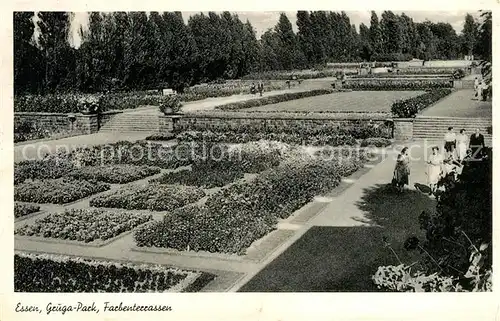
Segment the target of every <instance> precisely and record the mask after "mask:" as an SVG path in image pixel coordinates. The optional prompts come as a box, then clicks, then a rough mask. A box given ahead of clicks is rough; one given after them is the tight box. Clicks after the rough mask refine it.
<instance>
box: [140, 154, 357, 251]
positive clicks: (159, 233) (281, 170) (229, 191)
mask: <svg viewBox="0 0 500 321" xmlns="http://www.w3.org/2000/svg"><path fill="white" fill-rule="evenodd" d="M362 163H363V160H362V159H361V158H359V157H351V158H347V157H339V158H337V159H333V160H330V161H322V160H311V159H309V160H308V161H301V160H292V161H290V162H286V163H283V164H281V165H280V166H278V167H277V168H273V169H272V170H269V171H266V172H264V173H262V174H260V175H259V176H258V177H257V178H256V179H254V180H252V181H250V182H240V183H236V184H233V185H231V186H230V187H228V188H224V189H222V190H221V191H219V192H217V193H216V194H213V195H212V196H210V197H209V198H208V199H207V201H206V203H205V205H204V206H187V207H184V208H181V209H179V210H177V211H174V212H173V213H172V215H166V216H165V218H164V220H163V221H162V222H154V223H150V224H147V225H145V226H144V227H142V228H139V229H137V230H136V231H135V233H134V238H135V240H136V243H137V245H138V246H141V247H142V246H147V247H165V248H174V249H177V250H181V251H183V250H188V249H190V250H193V251H209V252H222V253H238V254H243V253H244V252H245V251H246V249H247V248H248V247H249V246H250V245H251V244H252V243H253V242H254V241H255V240H257V239H259V238H261V237H263V236H264V235H266V234H267V233H269V232H270V231H272V230H273V229H274V228H275V224H276V222H277V219H278V218H286V217H288V216H289V215H291V214H292V213H293V212H294V211H295V210H297V209H298V208H300V207H302V206H304V205H305V204H306V203H308V202H309V201H311V200H312V198H313V197H314V196H316V195H319V194H322V193H325V192H327V191H329V190H331V189H332V188H334V187H336V186H337V185H338V184H339V182H340V178H341V176H345V175H349V174H351V173H352V172H354V171H356V170H357V169H359V168H360V167H361V166H362Z"/></svg>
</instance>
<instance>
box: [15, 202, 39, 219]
mask: <svg viewBox="0 0 500 321" xmlns="http://www.w3.org/2000/svg"><path fill="white" fill-rule="evenodd" d="M39 210H40V206H38V205H36V204H29V203H19V202H15V203H14V217H15V218H18V217H23V216H26V215H29V214H33V213H36V212H38V211H39Z"/></svg>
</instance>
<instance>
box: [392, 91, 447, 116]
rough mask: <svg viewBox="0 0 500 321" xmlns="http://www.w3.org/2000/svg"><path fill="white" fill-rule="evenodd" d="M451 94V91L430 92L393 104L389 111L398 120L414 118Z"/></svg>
mask: <svg viewBox="0 0 500 321" xmlns="http://www.w3.org/2000/svg"><path fill="white" fill-rule="evenodd" d="M451 93H452V90H451V89H435V90H431V91H429V92H426V93H425V94H422V95H420V96H417V97H413V98H409V99H406V100H399V101H396V102H394V103H393V104H392V107H391V111H392V113H393V114H394V115H396V116H397V117H400V118H410V117H415V115H417V114H418V113H419V112H421V111H422V110H424V109H425V108H427V107H429V106H430V105H432V104H434V103H435V102H437V101H438V100H440V99H442V98H444V97H446V96H448V95H449V94H451Z"/></svg>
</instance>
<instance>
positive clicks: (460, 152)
mask: <svg viewBox="0 0 500 321" xmlns="http://www.w3.org/2000/svg"><path fill="white" fill-rule="evenodd" d="M465 156H467V135H465V129H460V133H459V134H458V135H457V159H458V161H459V162H461V161H462V160H464V158H465Z"/></svg>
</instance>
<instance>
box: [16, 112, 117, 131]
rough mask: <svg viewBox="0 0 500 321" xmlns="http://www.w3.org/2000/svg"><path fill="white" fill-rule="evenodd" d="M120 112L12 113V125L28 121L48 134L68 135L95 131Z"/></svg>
mask: <svg viewBox="0 0 500 321" xmlns="http://www.w3.org/2000/svg"><path fill="white" fill-rule="evenodd" d="M117 113H121V112H116V111H111V112H104V113H102V114H101V115H100V116H99V117H98V116H97V115H83V114H62V113H26V112H16V113H14V127H17V126H19V125H20V124H22V123H23V122H28V123H30V124H32V125H33V126H34V127H36V128H40V129H43V130H44V131H47V132H48V133H49V134H52V133H53V134H55V133H67V134H68V135H70V136H77V135H87V134H92V133H96V132H97V131H99V128H100V127H101V126H102V125H103V124H104V123H106V122H107V121H109V120H110V119H111V118H112V117H113V116H114V115H116V114H117Z"/></svg>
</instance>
